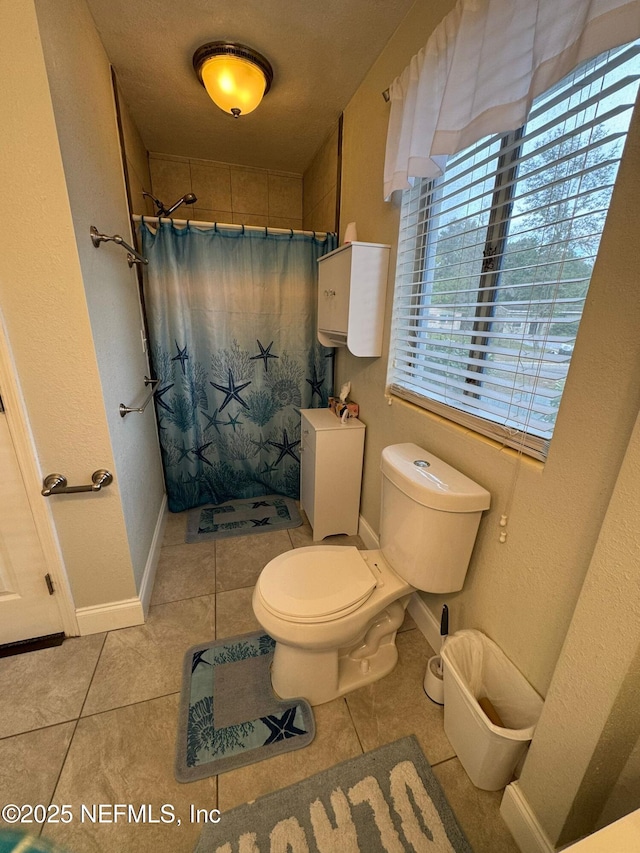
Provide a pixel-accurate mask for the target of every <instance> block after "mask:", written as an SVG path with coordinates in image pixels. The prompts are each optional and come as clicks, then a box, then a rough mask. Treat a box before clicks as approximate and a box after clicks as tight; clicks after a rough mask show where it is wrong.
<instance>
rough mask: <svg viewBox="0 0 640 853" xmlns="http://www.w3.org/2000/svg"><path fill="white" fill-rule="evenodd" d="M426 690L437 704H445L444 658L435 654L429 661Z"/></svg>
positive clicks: (425, 679) (425, 678) (425, 682)
mask: <svg viewBox="0 0 640 853" xmlns="http://www.w3.org/2000/svg"><path fill="white" fill-rule="evenodd" d="M424 692H425V693H426V694H427V696H428V697H429V699H431V701H432V702H435V703H436V705H444V681H443V678H442V659H441V657H440V655H434V656H433V657H432V658H429V660H428V662H427V671H426V673H425V676H424Z"/></svg>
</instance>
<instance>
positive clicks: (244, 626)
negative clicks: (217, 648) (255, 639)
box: [216, 586, 261, 638]
mask: <svg viewBox="0 0 640 853" xmlns="http://www.w3.org/2000/svg"><path fill="white" fill-rule="evenodd" d="M252 596H253V587H252V586H247V587H243V588H242V589H230V590H229V591H228V592H219V593H218V594H217V596H216V637H217V638H220V637H234V636H235V635H236V634H246V633H248V632H249V631H260V630H261V628H260V623H259V622H258V620H257V619H256V617H255V616H254V615H253V608H252V607H251V597H252Z"/></svg>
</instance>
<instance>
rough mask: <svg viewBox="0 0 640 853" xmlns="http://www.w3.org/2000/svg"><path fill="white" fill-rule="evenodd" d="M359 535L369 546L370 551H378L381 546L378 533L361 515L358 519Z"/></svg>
mask: <svg viewBox="0 0 640 853" xmlns="http://www.w3.org/2000/svg"><path fill="white" fill-rule="evenodd" d="M358 536H359V537H360V538H361V539H362V541H363V542H364V544H365V545H366V546H367V550H368V551H377V550H378V548H379V547H380V540H379V539H378V534H377V533H376V532H375V530H374V529H373V527H371V525H370V524H369V522H368V521H367V520H366V519H365V518H364V517H363V516H360V518H359V520H358Z"/></svg>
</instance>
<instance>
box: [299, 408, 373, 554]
mask: <svg viewBox="0 0 640 853" xmlns="http://www.w3.org/2000/svg"><path fill="white" fill-rule="evenodd" d="M300 414H301V416H302V440H301V443H300V449H301V456H300V459H301V464H300V502H301V504H302V508H303V509H304V511H305V513H306V514H307V517H308V519H309V522H310V523H311V527H312V528H313V539H314V542H318V541H320V540H321V539H324V537H325V536H332V535H334V534H336V533H346V534H348V535H349V536H355V535H356V534H357V532H358V518H359V514H360V485H361V482H362V460H363V456H364V430H365V426H364V424H363V423H362V421H360V420H358V419H357V418H349V420H347V422H346V423H344V424H342V423H340V419H339V418H338V417H336V415H334V413H333V412H332V411H331V410H330V409H303V410H302V411H301V413H300Z"/></svg>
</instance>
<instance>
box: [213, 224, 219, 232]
mask: <svg viewBox="0 0 640 853" xmlns="http://www.w3.org/2000/svg"><path fill="white" fill-rule="evenodd" d="M213 233H214V234H217V233H218V223H217V222H214V223H213Z"/></svg>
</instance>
